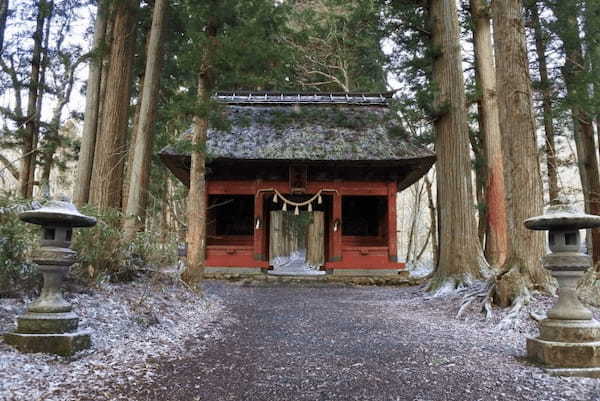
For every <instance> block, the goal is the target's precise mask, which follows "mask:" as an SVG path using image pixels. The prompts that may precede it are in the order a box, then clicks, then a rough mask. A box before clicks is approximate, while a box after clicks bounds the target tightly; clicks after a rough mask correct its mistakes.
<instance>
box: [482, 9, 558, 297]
mask: <svg viewBox="0 0 600 401" xmlns="http://www.w3.org/2000/svg"><path fill="white" fill-rule="evenodd" d="M493 20H494V42H495V44H496V53H495V56H496V80H497V82H496V88H497V90H498V106H499V107H498V109H499V115H500V131H501V133H502V149H503V159H504V183H505V188H506V194H507V197H506V200H507V202H506V206H507V228H508V232H510V233H511V235H510V237H509V238H508V257H507V260H506V262H505V264H504V271H505V272H510V273H511V274H510V275H507V276H506V277H509V276H511V280H509V281H510V282H511V283H513V282H514V281H513V279H512V277H513V275H518V276H520V277H521V280H522V281H520V282H521V286H520V287H519V288H514V289H513V290H514V293H513V295H514V296H515V297H517V296H520V295H524V292H526V291H527V288H528V287H530V286H531V285H534V286H538V287H543V288H547V289H549V288H550V286H551V281H550V276H549V274H548V273H547V272H546V271H545V270H544V269H543V268H542V265H541V263H540V260H541V258H542V256H543V255H544V235H543V233H540V232H536V231H532V230H527V229H526V228H525V226H524V225H523V221H524V220H525V219H527V218H529V217H532V216H538V215H540V214H542V213H543V193H542V181H541V176H540V168H539V162H538V152H537V146H536V137H535V132H536V130H535V117H534V114H533V108H532V98H531V81H530V78H529V64H528V60H527V47H526V40H525V29H524V21H523V8H522V4H521V1H520V0H496V1H494V10H493ZM501 284H502V277H500V278H499V280H498V282H497V285H501ZM511 286H512V284H511ZM514 299H515V298H512V299H511V301H512V300H514Z"/></svg>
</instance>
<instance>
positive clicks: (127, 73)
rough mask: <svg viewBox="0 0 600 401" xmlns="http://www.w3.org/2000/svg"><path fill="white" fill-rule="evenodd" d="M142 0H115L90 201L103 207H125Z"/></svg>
mask: <svg viewBox="0 0 600 401" xmlns="http://www.w3.org/2000/svg"><path fill="white" fill-rule="evenodd" d="M138 6H139V0H123V1H119V2H117V3H115V17H114V23H113V26H112V35H113V41H112V45H111V52H110V63H109V66H108V72H107V74H106V94H105V97H104V99H103V106H102V131H101V132H100V135H98V136H97V139H96V147H95V151H94V161H93V169H92V178H91V187H90V202H91V203H92V204H93V205H94V206H96V207H98V208H100V209H105V208H116V209H120V208H121V195H122V189H123V165H124V157H125V149H124V148H125V136H126V133H127V123H128V111H129V94H130V86H131V75H132V74H131V69H132V61H133V55H134V44H135V41H134V39H135V33H136V18H137V9H138Z"/></svg>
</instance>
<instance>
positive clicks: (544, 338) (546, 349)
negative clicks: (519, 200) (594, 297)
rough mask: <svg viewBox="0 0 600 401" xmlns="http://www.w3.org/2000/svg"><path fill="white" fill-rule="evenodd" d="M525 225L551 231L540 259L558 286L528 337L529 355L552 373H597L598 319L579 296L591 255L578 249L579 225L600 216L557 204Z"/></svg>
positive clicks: (596, 222) (589, 225)
mask: <svg viewBox="0 0 600 401" xmlns="http://www.w3.org/2000/svg"><path fill="white" fill-rule="evenodd" d="M525 226H526V227H527V228H529V229H532V230H548V231H549V233H548V243H549V246H550V251H551V253H550V254H548V255H546V256H544V258H543V259H542V263H543V265H544V267H545V268H546V269H547V270H549V271H550V273H551V274H552V276H553V277H554V278H556V280H557V282H558V285H559V298H558V301H557V302H556V304H555V305H554V306H553V307H552V309H550V310H549V311H548V318H547V319H544V320H542V322H541V323H540V327H539V328H540V335H539V337H537V338H528V339H527V356H528V358H529V359H530V360H531V361H533V362H536V363H540V364H542V365H544V366H545V367H546V371H547V372H548V373H551V374H554V375H559V376H582V377H600V323H598V322H597V321H595V320H594V319H593V318H592V313H591V312H590V311H589V310H588V309H587V308H586V307H585V306H584V305H583V304H582V303H581V301H579V298H578V297H577V282H578V281H579V280H580V279H581V278H582V277H583V275H584V273H585V271H586V270H587V269H589V268H590V267H591V266H592V258H591V257H590V256H588V255H584V254H582V253H580V252H579V249H580V246H581V238H580V235H579V229H582V228H592V227H598V226H600V217H598V216H590V215H585V214H581V213H577V212H576V211H574V210H573V209H571V208H570V207H569V206H568V205H567V204H564V203H555V204H554V205H552V206H551V207H550V208H549V209H548V211H547V213H546V214H545V215H543V216H538V217H533V218H530V219H527V220H526V221H525Z"/></svg>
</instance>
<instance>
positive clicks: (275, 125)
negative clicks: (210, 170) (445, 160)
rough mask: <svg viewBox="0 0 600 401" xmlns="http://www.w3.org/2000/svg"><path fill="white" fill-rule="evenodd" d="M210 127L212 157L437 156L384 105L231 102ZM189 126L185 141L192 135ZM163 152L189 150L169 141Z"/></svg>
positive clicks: (381, 158)
mask: <svg viewBox="0 0 600 401" xmlns="http://www.w3.org/2000/svg"><path fill="white" fill-rule="evenodd" d="M222 115H223V122H224V124H222V126H221V127H219V128H211V129H209V132H208V140H207V153H208V156H209V158H210V159H213V160H214V159H244V160H302V161H328V160H331V161H336V160H338V161H339V160H347V161H350V160H362V161H400V160H409V159H419V158H426V159H430V158H433V157H434V154H433V152H431V151H429V150H428V149H426V148H424V147H422V146H419V145H418V144H417V143H415V141H414V140H413V139H412V138H411V137H410V136H409V135H407V134H406V133H405V132H403V131H402V130H401V129H399V128H398V127H397V126H395V125H394V124H393V122H392V120H391V115H390V111H389V109H388V108H387V107H382V106H380V105H371V104H368V105H356V104H354V105H350V104H347V105H339V104H337V105H316V104H296V105H287V104H262V105H257V104H247V105H240V104H235V105H231V104H230V105H227V106H226V107H225V108H224V111H223V112H222ZM191 135H192V133H191V130H188V131H187V132H185V133H184V134H183V136H182V138H181V141H182V142H184V143H185V142H189V141H190V140H191ZM161 153H163V154H170V155H176V154H179V155H183V154H186V153H187V152H185V148H184V147H178V146H177V145H174V146H169V147H167V148H165V149H163V150H162V151H161Z"/></svg>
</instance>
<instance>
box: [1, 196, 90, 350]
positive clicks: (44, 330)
mask: <svg viewBox="0 0 600 401" xmlns="http://www.w3.org/2000/svg"><path fill="white" fill-rule="evenodd" d="M20 218H21V220H24V221H26V222H29V223H33V224H39V225H41V226H42V227H43V237H42V241H41V243H40V245H41V246H40V249H39V250H38V251H36V253H35V254H34V255H33V261H34V262H35V263H36V264H38V265H39V269H40V272H41V273H42V275H43V276H44V287H43V288H42V293H41V294H40V297H39V298H38V299H37V300H35V301H34V302H32V303H31V304H30V305H29V306H28V308H27V312H26V313H25V314H23V315H22V316H20V317H18V318H17V329H16V330H15V331H14V332H13V333H8V334H5V335H4V341H5V342H6V343H7V344H9V345H12V346H14V347H15V348H17V349H18V350H19V351H21V352H43V353H47V354H58V355H63V356H69V355H73V354H74V353H76V352H77V351H81V350H82V349H84V348H88V347H89V346H90V345H91V339H90V333H89V331H84V330H78V325H79V318H78V317H77V315H75V313H73V312H72V307H71V304H69V303H68V302H67V301H66V300H65V299H64V297H63V294H62V290H61V287H62V282H63V279H64V276H65V275H66V274H67V272H68V270H69V267H70V266H71V265H72V264H73V263H74V261H75V256H76V253H75V252H74V251H72V250H71V249H69V246H70V244H71V237H72V228H73V227H90V226H93V225H94V224H96V220H95V219H94V218H92V217H88V216H84V215H82V214H80V213H79V212H78V211H77V209H75V206H73V205H72V204H71V203H69V202H64V201H52V202H49V203H48V205H46V206H44V207H43V208H41V209H37V210H30V211H27V212H24V213H22V214H21V216H20Z"/></svg>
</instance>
